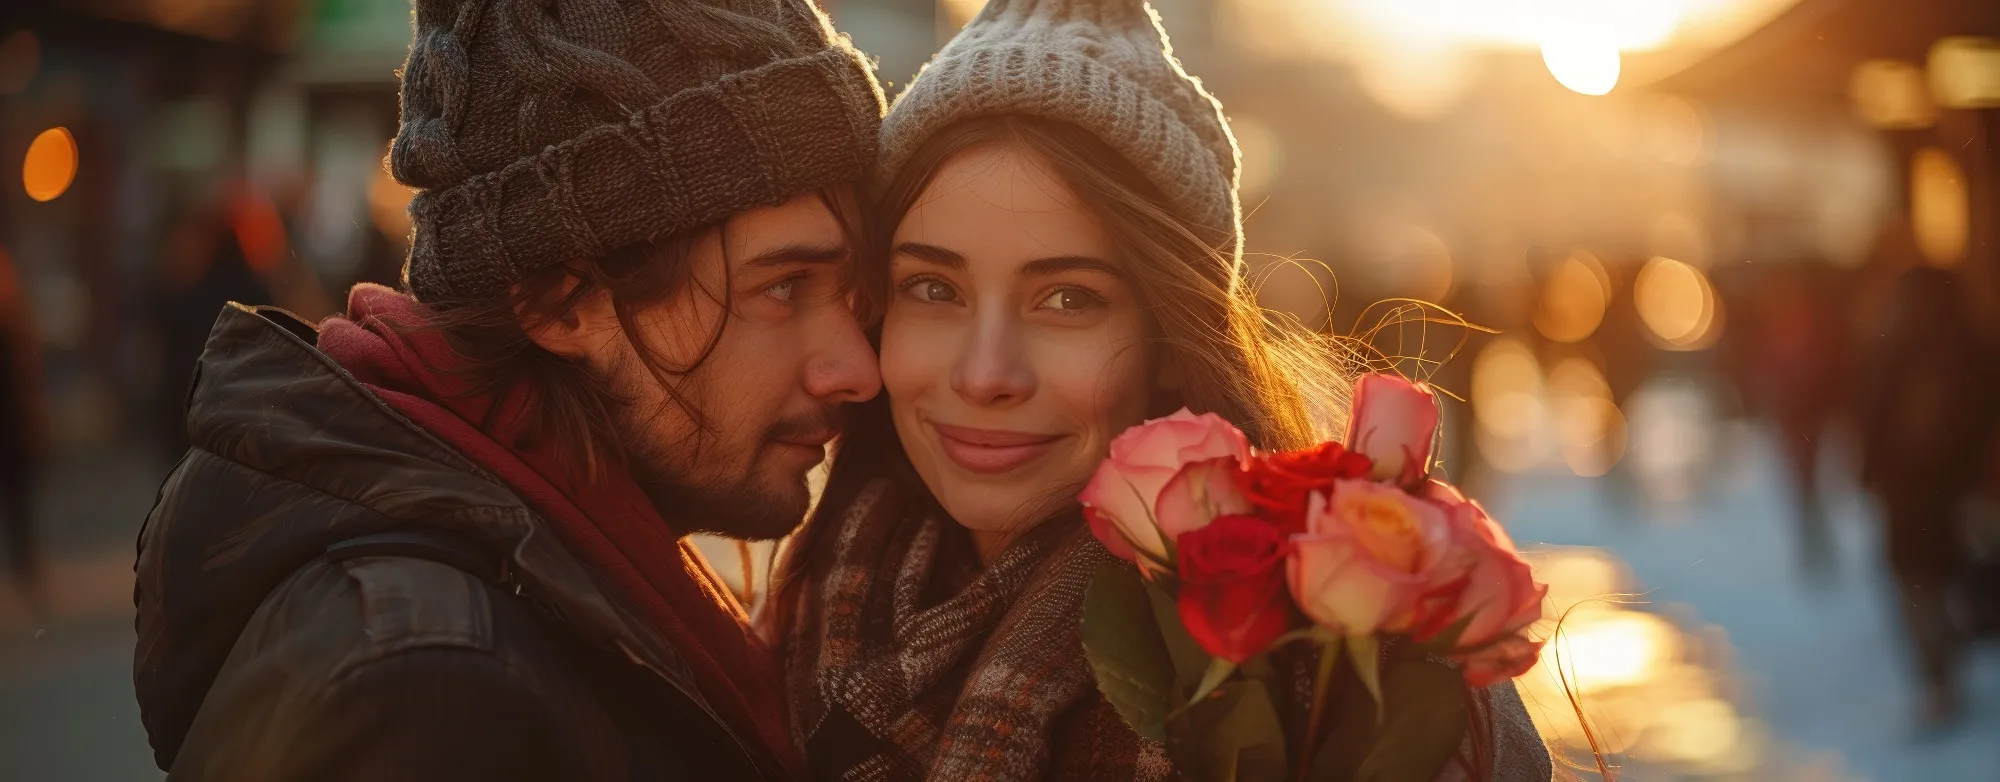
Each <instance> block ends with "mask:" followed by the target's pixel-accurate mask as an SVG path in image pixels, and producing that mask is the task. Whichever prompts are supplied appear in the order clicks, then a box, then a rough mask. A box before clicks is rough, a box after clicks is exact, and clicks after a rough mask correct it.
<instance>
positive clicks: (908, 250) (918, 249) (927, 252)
mask: <svg viewBox="0 0 2000 782" xmlns="http://www.w3.org/2000/svg"><path fill="white" fill-rule="evenodd" d="M895 254H897V255H907V256H910V257H911V258H915V259H917V260H919V261H923V262H925V263H934V264H937V265H939V266H943V267H945V268H947V269H950V270H952V271H959V272H962V271H965V256H963V255H959V254H958V253H955V252H952V251H950V250H947V249H945V248H943V247H939V246H937V245H934V244H924V243H922V242H903V243H901V244H898V245H896V249H895Z"/></svg>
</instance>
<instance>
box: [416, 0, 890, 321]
mask: <svg viewBox="0 0 2000 782" xmlns="http://www.w3.org/2000/svg"><path fill="white" fill-rule="evenodd" d="M415 17H416V19H415V24H416V35H415V38H414V40H413V41H412V42H411V44H410V57H409V60H408V62H406V63H405V64H404V66H403V95H402V104H403V105H402V111H403V117H402V121H403V124H402V127H401V128H399V129H398V130H397V132H396V141H395V146H394V147H393V148H392V149H391V151H390V159H389V163H390V170H391V172H392V173H393V174H394V175H395V177H396V179H397V180H398V181H400V182H402V183H403V184H405V185H409V186H411V187H414V188H418V189H419V190H420V192H419V193H418V195H417V196H416V198H415V200H413V201H412V202H411V203H410V216H411V218H412V222H414V223H415V236H414V237H413V238H412V241H411V248H410V260H409V266H408V268H407V269H406V270H405V275H406V276H407V278H408V284H409V287H410V290H411V292H413V293H414V294H415V295H416V297H417V298H418V299H419V300H421V301H425V302H428V303H444V304H448V303H451V302H463V301H468V300H477V299H481V298H486V297H490V296H497V295H503V294H505V293H506V292H507V291H508V290H509V289H510V288H511V287H512V286H513V284H515V283H517V282H519V281H520V280H521V279H522V277H523V275H525V274H527V273H530V272H534V271H537V270H540V269H544V268H548V267H550V266H554V265H557V264H562V263H567V262H571V261H576V260H586V259H595V258H601V257H603V256H605V255H608V254H610V253H611V252H613V251H615V250H617V249H619V248H621V247H625V246H628V245H631V244H634V243H638V242H644V241H649V240H653V239H657V238H660V237H663V236H666V235H668V234H671V233H673V232H676V231H680V230H684V229H689V228H694V227H698V226H703V225H708V224H711V223H715V222H718V221H720V220H723V219H725V218H727V217H729V216H730V215H732V214H735V213H737V212H740V211H743V210H745V209H750V208H753V207H758V206H766V205H773V204H778V203H782V202H783V201H784V200H785V199H787V198H789V197H791V196H793V195H796V194H798V193H803V192H807V191H810V190H814V189H816V188H821V187H826V186H829V185H834V184H840V183H844V182H851V181H856V180H857V179H859V178H860V177H861V176H862V175H863V174H864V173H865V172H866V171H867V170H868V167H869V166H871V165H872V164H873V162H874V157H875V151H876V141H877V138H876V133H877V132H878V129H879V126H880V122H881V116H882V105H883V101H882V91H881V88H880V87H879V86H878V85H877V84H876V83H875V78H874V75H873V73H871V71H870V69H869V67H868V65H867V63H866V61H865V60H864V59H863V58H862V56H861V55H860V54H859V53H858V52H856V51H855V50H854V48H853V46H852V45H850V44H849V43H848V41H847V40H846V39H845V38H844V37H841V36H839V35H837V34H836V33H835V32H834V31H833V26H832V24H831V23H829V22H828V20H827V18H826V16H825V15H824V14H822V13H821V12H820V10H819V9H818V8H817V7H815V6H814V5H813V4H812V3H811V2H810V0H415Z"/></svg>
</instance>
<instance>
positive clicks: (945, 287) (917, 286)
mask: <svg viewBox="0 0 2000 782" xmlns="http://www.w3.org/2000/svg"><path fill="white" fill-rule="evenodd" d="M905 290H908V291H909V292H910V295H911V296H915V297H916V298H917V301H922V302H929V303H942V302H948V301H958V289H956V288H953V287H951V285H950V283H946V282H944V281H941V280H914V281H912V282H911V283H910V284H909V286H908V287H906V288H905Z"/></svg>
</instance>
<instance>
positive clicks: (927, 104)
mask: <svg viewBox="0 0 2000 782" xmlns="http://www.w3.org/2000/svg"><path fill="white" fill-rule="evenodd" d="M414 16H415V28H416V29H415V38H414V40H413V43H412V46H411V52H410V57H409V61H408V63H407V65H406V66H405V69H404V71H403V74H402V78H403V93H402V101H403V104H402V107H403V118H402V127H401V128H400V130H399V132H398V134H397V137H396V141H395V145H394V147H393V150H392V153H391V157H390V161H389V163H390V166H391V168H392V171H393V173H394V174H395V176H396V177H397V179H398V180H400V181H402V182H403V183H405V184H407V185H410V186H412V187H415V188H418V189H419V190H420V193H419V195H418V196H417V198H416V200H415V201H414V202H413V203H412V206H411V213H412V217H413V218H414V223H415V226H416V228H415V235H414V237H413V245H412V250H411V254H410V259H409V265H408V267H407V270H406V282H407V286H406V287H407V290H406V291H392V290H390V289H387V288H380V287H371V286H364V287H359V288H357V289H355V290H354V291H353V292H352V294H351V295H350V297H349V301H348V310H347V312H346V314H345V315H344V316H343V317H335V318H331V319H329V320H327V321H326V322H325V323H322V324H319V325H318V326H313V325H310V324H305V323H301V322H299V321H296V320H294V319H292V318H290V317H289V316H288V315H286V314H284V313H282V312H278V311H274V310H268V309H257V308H245V307H239V306H232V307H230V308H229V309H227V310H226V311H225V312H223V313H222V315H221V317H220V318H219V319H218V320H217V322H216V324H215V327H214V330H213V332H212V334H211V337H210V341H209V345H208V349H207V351H206V353H205V354H204V355H203V357H202V359H201V364H200V367H199V369H198V372H197V378H196V381H195V382H194V384H193V386H192V388H191V389H190V391H189V398H188V418H187V425H188V431H189V435H190V438H191V441H192V442H193V447H192V448H191V449H190V450H189V452H188V454H187V456H186V457H185V458H184V459H183V460H182V461H181V462H180V464H179V465H178V466H177V467H176V469H175V470H174V472H173V473H172V475H171V476H170V477H169V478H168V479H167V481H166V483H165V485H164V486H163V487H162V490H161V494H160V498H159V501H158V504H157V505H156V507H155V508H154V510H153V512H152V514H151V516H150V517H149V518H148V520H147V525H146V528H145V530H144V532H142V534H141V539H140V550H139V560H138V585H137V588H136V595H135V599H136V600H137V602H138V605H139V635H140V638H139V646H138V650H137V652H136V656H135V661H134V678H135V684H136V686H137V691H138V696H139V700H140V705H141V707H142V714H143V717H144V721H145V727H146V729H147V732H148V734H149V736H150V738H151V741H152V745H153V748H154V751H155V755H156V759H157V761H158V762H159V764H160V766H161V768H163V769H166V770H167V771H168V772H169V778H170V779H179V780H190V781H192V780H288V779H327V780H346V779H354V780H362V779H367V780H377V779H422V780H431V779H438V780H456V779H465V780H495V779H524V780H526V779H561V780H628V779H629V780H639V779H704V780H706V779H764V780H789V779H802V778H814V779H881V780H902V779H918V778H926V779H952V780H956V779H996V780H1000V779H1041V778H1063V779H1168V778H1172V777H1173V775H1174V771H1173V769H1172V767H1171V764H1170V763H1169V762H1168V761H1167V758H1166V755H1165V753H1164V752H1163V750H1162V748H1161V746H1160V745H1158V744H1157V743H1155V742H1152V741H1150V740H1147V739H1144V738H1141V737H1140V736H1138V735H1137V734H1135V733H1134V732H1133V731H1132V730H1131V729H1130V728H1128V727H1127V726H1126V725H1125V724H1124V723H1123V722H1122V721H1121V720H1120V718H1119V716H1118V714H1117V712H1116V711H1115V710H1114V709H1113V708H1112V707H1111V706H1110V705H1109V704H1108V703H1107V702H1106V701H1105V700H1104V698H1103V697H1102V696H1101V695H1100V694H1099V693H1098V691H1097V689H1096V686H1095V684H1094V682H1093V680H1092V675H1091V672H1090V669H1089V666H1088V663H1087V661H1086V660H1085V657H1084V653H1083V650H1082V648H1081V645H1080V642H1079V639H1078V624H1079V619H1080V616H1081V611H1082V605H1081V603H1082V596H1083V587H1084V584H1085V583H1086V581H1087V580H1088V579H1089V577H1090V574H1091V573H1092V572H1094V571H1095V569H1096V568H1097V567H1098V566H1099V565H1100V564H1101V563H1104V562H1108V561H1111V560H1112V557H1111V555H1110V554H1108V553H1107V552H1106V551H1105V550H1104V548H1103V547H1102V546H1101V545H1100V544H1099V542H1098V541H1097V540H1095V539H1094V538H1093V537H1092V536H1091V534H1090V533H1089V532H1088V531H1087V530H1086V529H1085V525H1084V524H1083V523H1082V521H1081V517H1080V514H1079V511H1078V505H1077V499H1076V498H1077V494H1078V491H1079V490H1080V489H1081V488H1082V486H1083V484H1084V483H1085V482H1086V481H1087V480H1088V479H1089V478H1090V476H1091V474H1092V472H1093V470H1095V469H1096V467H1097V466H1098V464H1099V463H1100V462H1101V461H1102V460H1103V459H1104V458H1105V457H1106V455H1107V453H1108V449H1109V444H1110V442H1111V440H1112V439H1113V438H1114V437H1115V436H1116V435H1118V434H1119V433H1120V432H1121V431H1123V430H1124V429H1126V428H1127V427H1130V426H1132V425H1134V424H1137V423H1139V422H1141V421H1142V420H1145V419H1147V418H1151V417H1156V416H1159V415H1163V414H1165V413H1167V412H1169V411H1173V410H1176V409H1178V408H1180V407H1183V406H1186V407H1189V408H1191V409H1193V410H1195V411H1198V412H1213V413H1216V414H1219V415H1221V416H1222V417H1224V418H1225V419H1227V420H1228V421H1230V422H1231V423H1233V424H1235V425H1236V426H1238V427H1240V428H1241V429H1242V430H1243V431H1244V432H1245V433H1247V434H1248V436H1249V437H1250V438H1251V440H1252V442H1253V443H1254V444H1256V445H1258V446H1261V447H1265V448H1289V447H1299V446H1304V445H1308V444H1311V443H1314V442H1318V441H1320V440H1324V439H1328V437H1327V436H1326V433H1325V432H1322V431H1321V426H1322V424H1321V422H1322V421H1323V420H1325V419H1327V418H1329V416H1326V415H1322V414H1321V413H1322V412H1323V410H1316V409H1315V407H1316V406H1319V405H1331V404H1334V402H1333V400H1332V399H1331V398H1326V397H1329V396H1330V395H1328V394H1325V393H1323V392H1325V391H1327V390H1329V389H1338V388H1339V387H1340V385H1341V381H1340V378H1339V377H1338V375H1337V373H1338V372H1339V369H1338V367H1336V366H1334V365H1333V364H1331V363H1329V362H1326V361H1323V360H1314V359H1313V355H1312V354H1311V353H1310V351H1304V350H1300V349H1298V348H1297V347H1296V346H1295V345H1293V344H1292V343H1288V342H1286V341H1285V340H1284V339H1283V338H1281V337H1280V336H1278V335H1276V334H1274V333H1273V332H1270V331H1267V328H1266V325H1265V322H1264V319H1263V316H1262V314H1261V312H1260V310H1259V309H1258V308H1257V307H1256V305H1255V303H1254V301H1253V300H1252V298H1251V291H1250V290H1249V287H1248V285H1247V283H1246V281H1245V280H1244V278H1243V266H1242V262H1241V251H1240V246H1241V242H1242V236H1241V229H1240V223H1241V218H1240V211H1239V207H1238V204H1237V196H1236V190H1235V182H1236V178H1237V177H1236V167H1237V152H1236V149H1235V145H1234V142H1233V140H1232V138H1231V136H1230V133H1229V130H1228V125H1227V123H1226V121H1225V119H1224V117H1223V114H1222V112H1221V107H1220V106H1219V104H1217V103H1216V102H1215V100H1214V99H1213V98H1212V97H1210V96H1209V95H1208V93H1206V92H1205V91H1204V90H1203V89H1202V87H1201V86H1200V84H1199V82H1198V81H1196V80H1195V79H1193V78H1191V77H1189V76H1188V75H1187V74H1186V73H1185V72H1184V71H1183V70H1182V69H1181V68H1180V65H1179V63H1178V62H1176V61H1175V60H1174V58H1173V56H1172V54H1171V49H1170V47H1169V46H1168V44H1167V41H1166V39H1165V36H1164V34H1163V33H1162V32H1161V30H1160V28H1159V27H1158V24H1157V21H1156V20H1155V19H1154V17H1153V15H1152V12H1151V10H1150V9H1149V8H1148V7H1146V5H1145V4H1144V3H1143V2H1142V1H1141V0H1040V1H1039V2H1038V1H1037V0H993V2H990V3H989V4H988V5H987V7H986V8H985V9H984V10H983V11H982V12H981V13H980V14H979V16H978V17H977V18H976V19H975V20H974V21H973V22H972V23H971V25H969V26H968V27H967V28H966V29H965V30H964V31H963V32H961V33H960V34H959V35H958V37H957V38H955V39H954V40H953V41H952V42H951V43H950V44H948V45H947V46H946V47H945V48H944V50H943V51H942V52H941V53H940V54H939V55H938V56H937V58H936V59H935V60H934V61H933V62H932V63H931V64H930V65H929V66H927V67H926V69H925V70H924V71H923V72H922V73H921V74H920V75H919V76H918V77H917V79H916V80H915V81H914V82H913V83H912V84H911V85H910V86H909V88H908V89H907V90H906V91H905V92H904V93H903V94H902V95H901V96H900V97H899V98H898V100H897V102H896V103H895V105H894V107H893V108H891V109H889V110H888V111H887V112H886V116H885V112H884V107H883V99H882V93H881V91H880V89H879V87H878V86H877V84H876V82H875V80H874V78H873V76H872V74H871V73H870V70H869V68H868V66H867V65H866V61H865V60H864V59H863V57H862V56H861V55H860V54H859V53H857V52H856V51H855V50H854V49H853V48H851V46H850V45H849V44H848V43H847V42H846V41H845V39H844V38H843V37H841V36H839V35H838V34H837V33H835V31H834V30H833V29H832V27H831V25H830V24H829V22H828V21H827V19H826V17H825V16H824V15H823V14H822V13H821V12H820V11H819V10H818V9H816V8H814V7H813V6H812V5H810V3H809V2H807V0H542V1H531V0H417V2H416V7H415V15H414ZM829 445H832V446H833V450H834V455H833V462H832V465H831V467H832V469H831V472H830V477H829V478H828V481H827V484H826V486H825V489H824V491H823V492H822V494H821V497H820V500H819V502H818V503H817V505H816V506H812V503H811V494H810V492H809V491H808V488H807V481H806V476H807V473H808V472H809V471H810V470H811V469H813V468H814V467H815V466H816V465H818V464H819V463H820V461H821V460H822V459H823V458H825V457H826V449H827V448H828V446H829ZM809 507H811V512H810V516H811V517H810V518H807V516H808V510H809ZM802 523H803V527H802V528H801V524H802ZM795 530H797V535H795V536H794V537H793V540H792V543H791V544H790V545H789V546H788V547H787V554H786V556H785V558H784V561H783V562H782V563H781V566H780V568H779V572H778V573H777V574H776V592H775V593H774V594H773V596H772V598H771V600H770V601H769V605H768V606H767V608H768V610H767V611H765V612H763V615H762V616H760V617H759V618H758V620H757V621H755V622H754V623H753V622H752V621H751V619H750V618H749V617H748V616H747V615H746V613H745V611H744V609H743V608H742V607H741V606H739V605H738V603H737V601H736V600H735V598H734V597H733V596H732V595H731V593H730V592H729V591H728V590H727V589H726V588H724V587H723V586H722V585H721V582H720V580H719V579H717V578H716V577H715V575H714V574H713V572H712V571H711V570H710V569H709V568H708V566H707V565H706V563H704V562H703V561H702V559H701V557H700V555H699V554H698V553H696V552H695V550H694V549H693V548H692V546H691V545H690V544H689V543H688V542H687V540H686V536H687V535H689V534H692V533H713V534H719V535H724V536H730V537H736V538H742V539H773V538H780V537H784V536H786V535H789V534H792V533H793V532H794V531H795ZM1467 697H1468V699H1469V700H1470V701H1471V702H1473V703H1475V704H1476V705H1477V706H1478V708H1477V709H1475V714H1476V715H1477V716H1479V717H1480V718H1479V719H1475V720H1473V721H1472V722H1471V727H1469V728H1468V730H1467V736H1466V740H1465V747H1466V749H1465V751H1464V752H1462V753H1461V755H1462V756H1463V757H1462V758H1461V762H1459V763H1455V764H1453V765H1452V766H1450V767H1448V768H1447V770H1446V772H1445V773H1446V775H1447V776H1448V777H1451V778H1492V779H1506V780H1517V779H1547V778H1548V776H1549V761H1548V758H1547V755H1546V754H1545V753H1544V751H1543V750H1542V748H1541V745H1540V743H1539V740H1538V739H1537V738H1536V737H1535V735H1534V731H1533V727H1532V725H1531V724H1530V723H1529V721H1528V719H1527V716H1526V714H1525V711H1524V709H1523V706H1522V705H1521V703H1520V701H1519V700H1518V698H1517V697H1516V696H1515V695H1514V692H1513V690H1512V685H1511V684H1501V685H1498V686H1496V687H1493V688H1487V689H1483V690H1475V691H1470V692H1468V693H1467Z"/></svg>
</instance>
